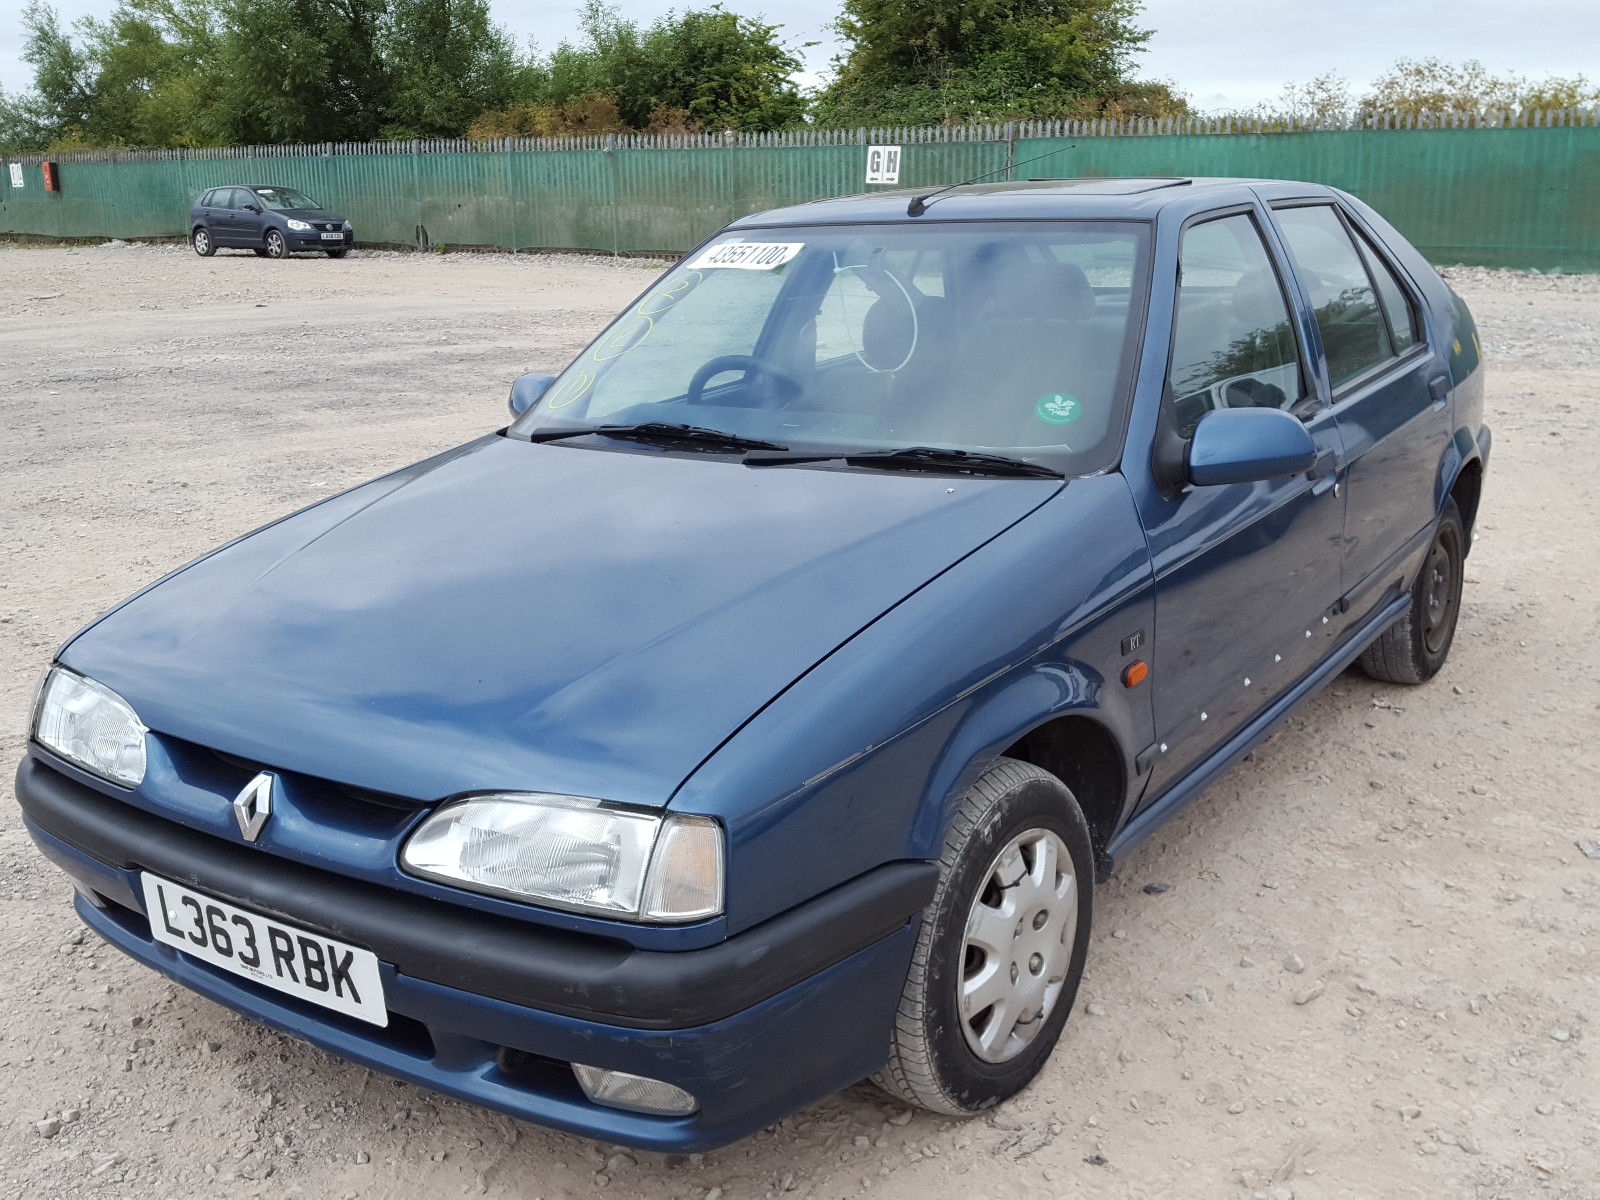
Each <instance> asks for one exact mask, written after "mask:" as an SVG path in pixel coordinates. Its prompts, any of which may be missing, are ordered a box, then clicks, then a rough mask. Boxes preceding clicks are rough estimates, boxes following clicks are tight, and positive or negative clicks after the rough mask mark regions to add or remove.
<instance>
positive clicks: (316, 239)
mask: <svg viewBox="0 0 1600 1200" xmlns="http://www.w3.org/2000/svg"><path fill="white" fill-rule="evenodd" d="M283 237H284V241H286V242H287V243H288V244H289V249H291V250H298V251H305V250H348V249H350V247H352V246H354V245H355V244H356V235H355V232H354V231H353V230H349V229H346V230H345V231H344V237H343V238H341V239H340V240H339V241H336V242H335V241H326V242H325V241H323V240H322V233H321V231H320V230H316V229H313V230H310V231H309V232H307V231H305V230H300V229H290V230H287V231H286V232H285V233H284V235H283Z"/></svg>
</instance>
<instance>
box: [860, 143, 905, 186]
mask: <svg viewBox="0 0 1600 1200" xmlns="http://www.w3.org/2000/svg"><path fill="white" fill-rule="evenodd" d="M867 182H868V183H899V182H900V147H899V146H868V147H867Z"/></svg>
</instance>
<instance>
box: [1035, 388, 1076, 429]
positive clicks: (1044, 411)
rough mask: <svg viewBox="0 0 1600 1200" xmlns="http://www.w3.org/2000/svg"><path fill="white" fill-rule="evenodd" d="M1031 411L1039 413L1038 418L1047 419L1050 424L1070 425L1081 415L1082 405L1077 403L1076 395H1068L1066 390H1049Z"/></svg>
mask: <svg viewBox="0 0 1600 1200" xmlns="http://www.w3.org/2000/svg"><path fill="white" fill-rule="evenodd" d="M1033 411H1034V412H1036V413H1038V414H1039V419H1040V420H1042V421H1049V422H1050V424H1052V425H1070V424H1072V423H1073V422H1074V421H1076V420H1077V419H1078V418H1079V417H1081V416H1082V415H1083V405H1081V404H1079V403H1078V398H1077V397H1076V396H1069V395H1067V393H1066V392H1051V393H1050V394H1049V395H1048V396H1043V397H1041V398H1040V400H1039V403H1037V404H1035V405H1034V406H1033Z"/></svg>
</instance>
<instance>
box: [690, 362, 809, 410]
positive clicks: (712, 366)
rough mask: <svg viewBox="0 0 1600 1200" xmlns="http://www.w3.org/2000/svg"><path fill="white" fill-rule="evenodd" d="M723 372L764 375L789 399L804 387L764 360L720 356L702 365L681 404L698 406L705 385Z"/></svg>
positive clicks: (691, 380)
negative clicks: (780, 388)
mask: <svg viewBox="0 0 1600 1200" xmlns="http://www.w3.org/2000/svg"><path fill="white" fill-rule="evenodd" d="M724 371H743V372H744V373H745V375H746V376H747V377H748V376H750V375H765V376H766V377H767V378H768V379H770V380H771V381H772V382H773V383H776V384H780V385H782V387H783V389H784V390H785V391H787V392H788V393H789V398H790V399H793V398H794V397H795V396H798V395H799V394H800V393H801V392H802V391H803V390H804V387H803V385H802V384H801V382H800V381H799V380H798V379H796V378H795V377H794V376H793V375H791V374H789V372H787V371H785V370H783V369H782V368H781V367H775V366H773V365H772V364H771V363H770V362H768V361H767V360H766V359H763V358H756V357H755V356H754V355H751V354H722V355H718V356H717V357H716V358H713V359H712V360H711V361H709V362H706V363H702V364H701V366H700V369H699V370H698V371H696V372H695V373H694V376H693V377H692V378H691V379H690V380H689V386H688V387H687V388H686V389H685V390H684V393H683V402H684V403H685V404H699V403H700V398H701V396H702V395H703V394H704V392H705V390H706V384H708V383H710V382H711V380H712V379H714V378H715V377H716V376H718V375H721V374H722V373H723V372H724Z"/></svg>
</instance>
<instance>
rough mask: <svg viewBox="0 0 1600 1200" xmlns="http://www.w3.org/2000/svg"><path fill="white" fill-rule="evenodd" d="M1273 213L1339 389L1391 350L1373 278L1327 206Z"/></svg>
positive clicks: (1334, 384)
mask: <svg viewBox="0 0 1600 1200" xmlns="http://www.w3.org/2000/svg"><path fill="white" fill-rule="evenodd" d="M1277 218H1278V227H1279V228H1280V229H1281V230H1283V240H1284V241H1285V242H1287V243H1288V244H1289V253H1290V254H1291V255H1292V256H1293V258H1294V261H1295V266H1296V267H1297V268H1299V272H1300V280H1301V282H1302V283H1304V284H1305V288H1306V292H1307V293H1308V294H1309V295H1310V297H1311V307H1312V308H1313V309H1315V310H1316V316H1317V328H1318V330H1320V331H1321V333H1322V349H1323V352H1324V353H1325V354H1326V355H1327V356H1328V382H1329V384H1330V385H1332V387H1333V388H1334V389H1335V390H1337V389H1338V388H1339V387H1340V386H1341V385H1343V384H1346V383H1348V382H1350V380H1352V379H1354V378H1355V377H1356V376H1357V375H1360V374H1362V373H1363V372H1365V371H1367V370H1370V369H1371V368H1372V367H1375V366H1377V365H1378V364H1379V363H1381V362H1384V361H1386V360H1387V359H1389V358H1391V357H1393V355H1394V347H1393V345H1392V343H1391V342H1390V340H1389V330H1388V327H1387V325H1386V324H1385V322H1384V319H1383V313H1382V312H1381V311H1380V310H1379V308H1378V298H1377V296H1376V294H1374V292H1373V288H1372V280H1371V279H1370V278H1369V277H1368V275H1367V268H1366V267H1365V265H1363V263H1362V261H1361V256H1360V254H1359V253H1357V251H1356V247H1355V244H1354V243H1353V242H1352V241H1351V240H1350V235H1349V233H1347V232H1346V231H1345V227H1344V222H1342V221H1340V220H1339V215H1338V214H1337V213H1336V212H1334V211H1333V208H1332V207H1331V206H1329V205H1326V204H1313V205H1307V206H1305V207H1303V208H1284V209H1279V210H1278V212H1277Z"/></svg>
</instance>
